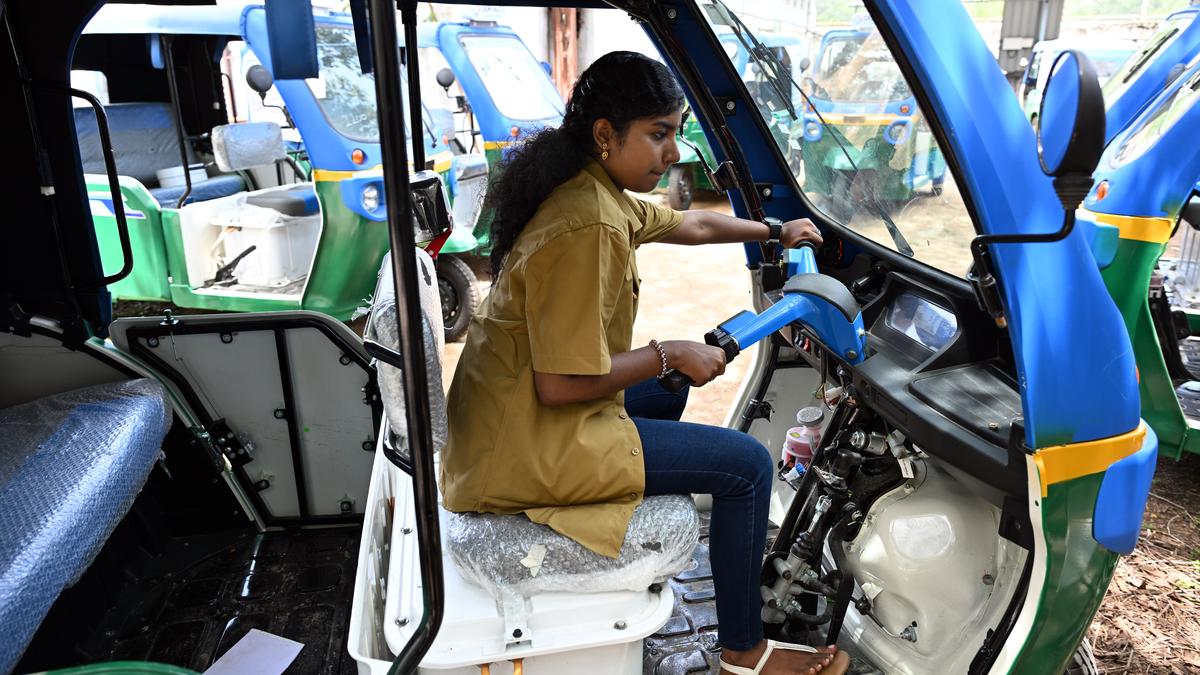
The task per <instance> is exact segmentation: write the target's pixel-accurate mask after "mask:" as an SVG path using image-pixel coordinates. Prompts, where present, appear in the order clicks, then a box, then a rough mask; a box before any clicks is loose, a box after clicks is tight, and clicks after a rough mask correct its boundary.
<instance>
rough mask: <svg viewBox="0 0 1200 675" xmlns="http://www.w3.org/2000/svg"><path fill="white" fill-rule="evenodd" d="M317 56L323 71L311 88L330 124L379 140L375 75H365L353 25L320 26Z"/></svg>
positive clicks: (365, 138)
mask: <svg viewBox="0 0 1200 675" xmlns="http://www.w3.org/2000/svg"><path fill="white" fill-rule="evenodd" d="M316 29H317V57H318V59H319V60H320V64H321V70H320V73H319V74H318V76H317V77H316V78H314V79H310V80H308V87H309V89H311V90H312V93H313V96H315V97H316V99H317V103H319V104H320V106H321V110H322V111H323V112H324V113H325V117H327V118H328V119H329V123H330V124H332V125H333V127H334V128H335V129H337V130H338V132H340V133H341V134H342V135H343V136H347V137H349V138H353V139H354V140H359V141H365V142H369V143H378V142H379V121H378V119H377V118H376V116H375V78H374V77H372V76H371V75H364V74H363V71H362V67H361V66H359V64H358V48H357V47H356V46H355V43H354V31H353V30H352V29H350V28H349V27H345V28H342V27H338V26H330V25H320V24H318V25H317V27H316Z"/></svg>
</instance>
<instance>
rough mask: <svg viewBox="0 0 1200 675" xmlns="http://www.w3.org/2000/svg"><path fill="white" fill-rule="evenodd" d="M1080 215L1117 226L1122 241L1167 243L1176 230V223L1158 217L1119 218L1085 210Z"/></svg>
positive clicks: (1109, 214) (1080, 210)
mask: <svg viewBox="0 0 1200 675" xmlns="http://www.w3.org/2000/svg"><path fill="white" fill-rule="evenodd" d="M1079 214H1080V215H1082V216H1084V217H1086V218H1089V219H1091V220H1094V221H1096V222H1097V223H1104V224H1105V225H1114V226H1116V228H1117V230H1119V231H1120V235H1119V236H1120V237H1121V238H1122V239H1133V240H1136V241H1148V242H1150V243H1151V244H1165V243H1167V242H1168V241H1170V239H1171V230H1172V229H1174V228H1175V221H1173V220H1171V219H1170V218H1161V217H1158V216H1118V215H1114V214H1111V213H1097V212H1095V211H1089V210H1087V209H1084V208H1081V209H1079Z"/></svg>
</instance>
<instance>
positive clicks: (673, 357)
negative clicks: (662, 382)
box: [659, 340, 725, 387]
mask: <svg viewBox="0 0 1200 675" xmlns="http://www.w3.org/2000/svg"><path fill="white" fill-rule="evenodd" d="M659 345H660V346H661V347H662V348H663V352H664V353H665V354H666V355H667V367H668V368H671V369H673V370H678V371H679V372H681V373H683V374H684V375H687V376H688V377H690V378H692V386H694V387H703V386H704V385H706V384H708V383H709V382H712V381H713V380H714V379H716V378H717V377H718V376H719V375H723V374H724V373H725V350H724V349H721V348H720V347H713V346H712V345H706V344H704V343H701V342H692V341H690V340H667V341H666V342H660V343H659Z"/></svg>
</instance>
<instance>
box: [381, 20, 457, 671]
mask: <svg viewBox="0 0 1200 675" xmlns="http://www.w3.org/2000/svg"><path fill="white" fill-rule="evenodd" d="M393 7H394V5H393V4H392V3H391V2H390V1H389V0H370V2H369V14H370V17H369V19H370V24H371V48H372V52H373V57H374V61H375V96H376V106H377V109H378V116H379V136H380V139H379V140H380V143H381V146H382V152H383V184H384V190H385V195H386V201H387V212H388V236H389V241H390V242H391V248H392V274H393V280H394V282H395V285H396V309H397V311H396V321H397V323H398V324H399V329H400V345H401V354H402V356H401V362H400V363H397V364H393V365H396V366H397V367H399V368H401V373H402V375H403V382H404V397H405V400H407V401H408V406H407V410H406V418H407V419H406V422H407V424H408V431H409V435H408V437H409V443H410V446H411V447H410V449H411V455H412V463H413V501H414V505H415V509H416V518H417V546H418V557H419V560H420V563H421V576H422V580H423V582H424V583H423V584H422V589H421V590H422V595H423V596H424V597H423V598H422V600H423V603H424V607H425V612H424V615H423V616H422V617H421V620H420V622H418V624H417V628H416V631H415V632H414V633H413V636H412V638H411V639H410V640H409V641H408V644H407V645H405V648H404V649H403V650H401V653H400V656H399V657H397V659H396V660H395V662H393V663H392V667H391V669H390V670H389V671H388V673H389V675H390V674H392V673H415V672H416V670H417V665H418V664H420V662H421V659H422V658H423V657H424V656H425V653H426V652H427V651H429V647H430V645H432V644H433V639H434V637H436V636H437V632H438V629H439V628H440V627H441V625H442V616H443V614H444V611H443V608H444V605H445V580H444V578H443V576H442V558H441V532H440V528H439V523H438V510H437V483H436V479H435V478H434V475H433V434H432V428H431V420H432V414H431V412H430V409H429V397H428V392H429V389H428V381H427V373H426V372H425V343H424V340H423V333H422V329H421V307H420V304H419V303H417V302H416V301H415V299H414V298H413V297H411V295H412V294H411V293H410V292H409V291H410V289H416V288H418V285H417V261H416V256H415V251H414V249H415V248H416V242H415V241H414V240H413V231H412V215H411V214H412V204H411V201H412V196H411V194H410V193H409V180H408V152H407V148H406V144H405V143H406V141H405V134H404V124H403V119H404V118H403V115H404V105H403V103H404V99H403V95H404V94H403V92H402V91H401V90H400V61H399V54H400V45H399V44H398V39H397V35H396V19H395V14H394V10H393ZM415 9H416V2H415V0H401V11H402V12H403V11H409V12H413V13H414V14H413V15H414V16H415ZM411 85H412V83H410V86H411ZM417 100H418V101H419V98H418V99H417ZM417 111H419V108H418V109H417ZM415 114H420V113H419V112H415ZM419 128H420V127H414V129H419ZM414 145H416V144H414Z"/></svg>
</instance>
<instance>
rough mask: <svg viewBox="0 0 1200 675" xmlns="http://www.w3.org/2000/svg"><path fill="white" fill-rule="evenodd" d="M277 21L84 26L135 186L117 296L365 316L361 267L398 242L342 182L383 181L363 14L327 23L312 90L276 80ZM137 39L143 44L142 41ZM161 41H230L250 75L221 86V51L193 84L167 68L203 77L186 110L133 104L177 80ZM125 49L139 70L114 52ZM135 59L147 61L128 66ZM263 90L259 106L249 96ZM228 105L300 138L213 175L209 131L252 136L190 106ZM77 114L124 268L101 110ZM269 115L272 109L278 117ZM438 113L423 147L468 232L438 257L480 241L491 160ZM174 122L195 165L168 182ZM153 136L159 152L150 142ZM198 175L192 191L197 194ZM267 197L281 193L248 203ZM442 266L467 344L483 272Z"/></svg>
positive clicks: (82, 60)
mask: <svg viewBox="0 0 1200 675" xmlns="http://www.w3.org/2000/svg"><path fill="white" fill-rule="evenodd" d="M264 17H265V12H264V9H263V7H262V6H257V7H255V6H251V7H247V8H244V9H243V8H240V7H205V8H196V9H193V10H191V11H190V12H186V13H183V14H176V13H171V12H167V11H165V10H164V9H162V8H156V7H153V6H144V5H110V6H106V7H104V8H103V9H102V10H101V11H100V12H99V13H98V14H97V16H96V17H95V18H94V19H93V20H92V21H91V22H89V24H88V26H87V28H86V29H85V31H84V36H83V38H82V39H81V42H82V45H81V50H80V53H79V56H78V58H77V59H76V63H75V66H76V69H77V70H86V71H99V72H102V73H109V74H111V76H112V77H111V78H110V79H109V82H108V87H109V89H110V91H111V92H113V93H114V95H116V96H120V97H121V98H119V99H115V101H114V103H113V104H112V105H110V106H108V112H109V118H110V121H111V123H112V124H113V127H114V149H115V151H116V160H117V168H118V171H119V172H121V174H122V176H124V177H125V179H124V181H123V188H122V193H123V196H124V197H123V198H124V200H125V202H126V211H127V213H128V214H129V216H130V217H131V218H132V219H133V221H134V227H133V229H132V231H131V240H132V245H133V247H134V249H135V259H136V260H137V262H138V264H137V265H136V267H135V268H134V270H133V273H132V274H131V275H130V276H129V277H127V278H125V279H124V280H122V281H120V282H118V283H116V284H113V288H112V290H113V294H114V296H115V297H116V298H117V299H122V300H141V301H145V300H150V301H159V302H170V303H173V304H175V305H177V306H179V307H197V308H203V309H210V310H236V311H271V310H280V309H288V308H301V309H312V310H315V311H321V312H325V313H327V314H330V315H331V316H334V317H336V318H339V319H343V320H345V319H349V318H351V317H352V316H353V315H354V314H355V313H356V312H358V311H360V310H361V309H362V308H363V307H364V306H365V302H366V299H367V298H368V297H369V295H370V292H371V289H372V288H374V277H373V275H370V274H366V275H364V274H363V273H362V272H361V271H359V270H358V267H359V265H361V264H363V263H364V262H365V263H372V262H373V261H378V260H380V259H381V258H382V256H383V253H384V252H385V251H386V240H385V237H384V233H383V232H382V228H380V226H379V225H378V224H377V220H378V219H377V218H376V217H375V215H374V214H373V213H372V212H373V211H376V210H377V209H378V197H377V196H372V194H370V193H368V194H366V195H358V194H356V193H353V192H351V191H348V190H346V189H345V188H346V187H347V186H348V185H349V184H347V185H343V182H344V181H345V180H347V179H350V178H353V177H355V176H360V175H369V174H370V173H371V172H374V173H375V174H378V173H379V171H380V146H379V139H378V129H377V126H376V123H375V120H374V118H373V115H374V102H373V101H374V90H373V87H374V85H373V83H372V82H371V79H370V78H369V77H368V76H364V75H362V74H361V71H359V70H357V69H358V65H357V64H358V56H357V54H356V53H355V47H354V41H353V26H352V24H351V21H350V16H349V15H347V14H331V13H322V14H318V15H316V18H315V22H316V26H317V35H318V37H319V40H320V42H319V49H320V58H321V65H322V68H323V70H322V73H321V77H319V78H317V79H315V80H313V81H312V82H302V81H298V80H287V79H285V80H279V81H276V80H275V79H274V78H273V77H272V76H271V52H270V43H269V39H268V37H267V36H266V33H265V28H264V26H265V22H264V21H265V19H264ZM131 40H140V41H142V44H141V47H140V48H139V47H138V45H136V44H131ZM162 40H166V41H167V42H170V43H171V44H173V45H177V46H175V47H172V49H177V50H179V52H180V53H181V54H182V53H184V51H185V50H194V49H196V47H197V46H198V45H200V44H202V43H203V44H216V45H222V44H224V43H225V42H229V41H233V43H234V45H235V47H234V53H231V54H230V55H229V56H226V57H224V58H226V59H229V61H230V62H229V64H228V66H227V67H226V70H229V69H233V68H236V70H237V71H238V72H236V73H226V74H227V75H236V76H237V79H236V80H234V79H233V78H232V77H229V78H228V79H223V78H222V75H221V73H222V69H221V60H222V54H219V53H214V54H210V55H209V59H208V60H207V61H202V60H200V59H198V58H197V57H196V56H195V55H194V54H189V59H188V62H187V63H186V65H180V66H178V67H179V68H187V69H188V70H187V72H186V74H184V75H180V74H178V73H176V72H175V70H169V72H167V75H168V77H175V78H179V77H186V78H188V79H187V80H186V82H188V83H191V82H196V86H192V87H190V88H188V87H185V88H184V89H182V90H181V91H182V94H181V96H180V100H178V101H176V100H171V101H141V100H130V97H131V96H134V97H136V96H138V94H137V93H136V92H137V89H136V88H134V87H131V86H130V84H129V83H128V82H123V81H121V80H132V79H136V78H139V77H147V76H151V77H153V76H159V75H160V74H161V73H162V72H163V71H164V70H168V68H167V67H166V65H167V64H166V63H160V62H156V59H165V57H164V56H163V54H165V51H164V50H166V47H164V46H161V45H162V44H163V43H162V42H161V41H162ZM115 50H120V51H119V52H118V51H115ZM117 53H120V54H122V55H123V58H125V59H126V60H125V61H121V60H119V58H118V57H115V56H114V55H115V54H117ZM234 55H236V63H234V59H233V56H234ZM132 59H136V61H134V62H133V63H130V60H132ZM159 66H163V67H162V68H160V67H159ZM202 68H207V69H208V70H207V71H206V72H205V71H201V72H203V73H204V74H203V79H198V80H192V79H191V78H192V77H193V75H192V73H193V72H194V71H195V70H198V69H202ZM243 80H245V81H247V83H248V85H249V87H248V88H249V89H250V90H253V92H254V93H251V97H252V98H251V100H247V99H246V98H242V97H241V96H240V95H242V94H245V93H246V89H247V87H245V86H243V85H242V81H243ZM200 82H203V84H200ZM259 96H261V97H262V99H263V103H262V104H260V103H259V102H258V101H255V100H252V99H253V98H257V97H259ZM239 98H241V100H238V99H239ZM226 100H228V101H230V105H231V106H232V107H233V109H232V110H231V111H230V112H231V113H232V112H236V110H237V108H238V106H239V104H240V107H241V109H242V111H243V113H244V114H246V116H247V117H249V118H250V119H252V120H254V119H269V121H271V122H277V123H279V124H280V125H281V126H283V127H284V128H286V129H287V130H288V132H289V136H290V137H291V138H292V141H291V142H290V143H289V145H290V146H291V149H290V150H289V151H288V153H287V155H285V156H283V157H271V156H268V157H265V158H262V159H261V160H257V161H261V162H262V163H263V164H262V166H255V167H251V166H236V167H219V166H214V164H219V162H215V163H214V162H213V161H212V159H211V157H212V154H211V153H213V152H215V148H214V146H213V143H214V141H213V139H212V138H211V137H210V131H209V129H210V128H211V127H208V126H205V125H212V127H220V131H221V133H223V134H224V133H227V132H241V131H244V130H246V129H251V128H255V127H254V126H253V125H252V126H250V127H241V126H238V125H237V124H236V122H235V123H234V124H228V122H230V121H231V120H230V118H232V117H233V115H230V118H219V117H218V116H216V115H212V114H203V115H200V116H197V115H196V114H195V113H193V112H192V110H193V106H205V107H212V106H215V105H218V102H224V101H226ZM76 110H77V117H79V124H78V125H77V126H78V128H79V133H80V134H81V142H82V143H83V145H84V147H85V155H84V157H85V171H86V172H87V173H88V175H89V181H90V183H89V184H90V185H92V193H93V194H94V195H95V198H94V199H93V200H92V210H93V217H94V219H95V222H96V228H97V229H96V231H97V236H98V237H99V238H100V246H101V248H100V250H101V257H102V259H103V260H104V261H105V264H106V265H107V266H108V269H110V270H114V269H117V268H119V266H120V264H121V260H122V258H121V246H120V242H119V241H118V239H117V236H116V232H117V228H116V226H115V220H114V218H115V212H114V211H113V204H112V203H111V200H110V199H108V198H107V197H105V192H104V189H105V188H104V186H105V185H106V179H105V177H104V176H103V175H102V174H103V161H102V157H101V154H100V152H99V143H98V141H99V138H98V129H97V127H96V123H95V121H94V119H95V113H94V112H93V111H92V109H91V108H90V107H88V106H81V107H78V108H76ZM264 111H266V112H270V113H272V114H271V115H270V116H269V117H268V115H264V114H263V112H264ZM255 112H257V113H259V114H258V115H254V114H252V113H255ZM437 112H439V111H437V110H436V109H434V110H433V111H431V109H429V108H427V107H426V108H423V109H422V116H421V130H420V138H421V140H422V143H423V145H424V149H425V154H426V156H427V157H428V158H429V160H430V164H429V168H431V169H433V170H434V171H436V172H437V173H438V174H439V175H441V176H442V179H443V180H444V181H445V182H446V183H447V185H448V187H449V189H450V196H451V200H452V202H453V206H454V216H455V219H456V221H457V222H458V223H459V227H457V228H455V229H454V231H453V232H452V233H449V234H448V238H447V237H446V236H443V237H441V238H439V239H438V240H437V241H436V242H426V243H425V245H426V246H429V247H430V250H431V251H432V252H433V253H435V254H436V253H437V251H438V250H439V247H440V248H441V249H447V248H448V249H450V250H452V251H455V252H457V251H469V250H473V249H475V248H476V246H477V242H476V240H475V238H474V236H473V235H472V233H471V230H472V227H473V226H474V223H475V221H476V220H477V219H478V216H479V211H480V202H481V200H482V196H483V192H484V188H485V186H486V183H487V164H486V161H485V160H484V158H483V156H482V153H477V154H470V153H466V152H464V151H463V150H462V149H461V148H457V147H454V146H452V145H451V144H449V143H448V142H447V139H448V138H450V137H452V136H453V126H452V124H453V120H452V118H451V116H450V115H449V114H445V115H438V114H436V113H437ZM177 114H181V115H182V117H180V118H179V120H180V121H179V124H182V125H183V127H182V134H183V141H182V146H184V147H185V148H186V150H185V152H186V155H187V162H188V165H189V166H191V167H192V168H191V170H190V171H189V175H188V177H187V178H184V177H183V176H182V171H181V170H178V169H176V170H175V173H176V174H178V176H174V178H175V180H174V181H173V182H172V184H171V185H167V184H164V183H161V182H160V179H159V176H158V175H157V172H159V171H163V172H171V171H172V169H173V168H175V167H181V166H182V165H183V163H184V159H183V155H182V154H180V151H179V150H178V148H179V147H181V142H180V141H179V140H178V139H177V138H176V137H175V136H176V134H175V132H174V131H173V128H172V127H173V126H174V125H175V124H176V122H175V120H176V115H177ZM414 137H415V136H414ZM148 138H155V139H159V141H160V144H158V145H154V144H150V143H147V139H148ZM219 138H224V137H223V136H222V137H219ZM222 147H223V146H222ZM172 148H174V150H172ZM285 160H286V161H285ZM206 161H207V165H205V164H204V163H205V162H206ZM277 162H278V163H279V164H280V165H281V166H282V167H283V168H281V169H280V170H276V166H275V164H276V163H277ZM127 170H128V171H131V172H132V173H128V174H127V173H125V172H126V171H127ZM210 173H211V174H213V175H212V176H210V175H209V174H210ZM188 180H191V181H192V182H193V183H194V185H191V187H190V189H189V188H188V185H187V181H188ZM270 187H278V188H279V189H277V190H274V191H271V192H266V193H261V194H259V193H257V192H255V193H254V194H250V193H251V192H254V191H256V190H261V189H266V188H270ZM185 189H187V194H186V197H185V195H184V192H185ZM459 197H461V199H458V198H459ZM372 204H373V205H374V206H372ZM246 205H249V206H250V207H253V208H245V207H246ZM262 209H266V210H262ZM276 214H282V216H279V215H276ZM251 247H253V249H251ZM437 269H438V280H439V284H440V288H441V292H442V300H443V301H442V306H443V308H444V311H445V317H444V325H445V326H446V332H447V338H448V339H450V340H457V339H459V338H461V337H462V336H463V334H464V333H465V332H466V327H467V323H468V322H469V321H470V317H471V315H472V314H473V313H474V310H475V306H476V305H477V303H478V298H477V295H478V293H477V291H476V289H475V287H474V283H475V275H474V273H473V272H472V270H471V268H470V267H469V266H468V265H467V263H466V262H465V261H463V260H462V259H460V258H453V257H450V256H447V257H444V258H439V262H438V263H437Z"/></svg>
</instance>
